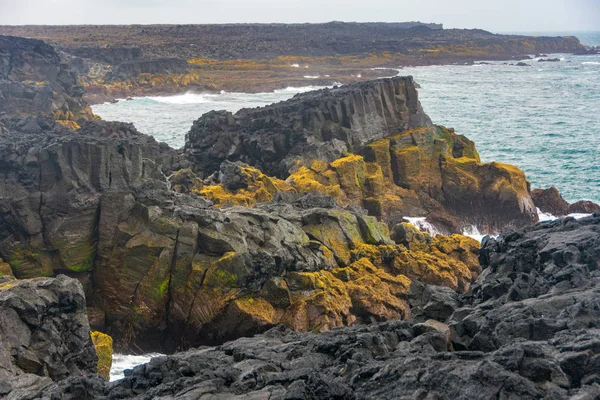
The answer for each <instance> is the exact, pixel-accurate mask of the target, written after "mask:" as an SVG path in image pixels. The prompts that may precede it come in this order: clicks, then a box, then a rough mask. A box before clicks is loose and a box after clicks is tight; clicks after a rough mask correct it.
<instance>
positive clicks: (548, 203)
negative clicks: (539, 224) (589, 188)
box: [531, 186, 600, 217]
mask: <svg viewBox="0 0 600 400" xmlns="http://www.w3.org/2000/svg"><path fill="white" fill-rule="evenodd" d="M531 198H532V200H533V202H534V204H535V206H536V207H537V208H539V209H540V210H541V211H542V212H545V213H549V214H552V215H554V216H556V217H562V216H565V215H568V214H593V213H595V212H599V211H600V205H598V204H596V203H594V202H591V201H589V200H580V201H577V202H575V203H573V204H569V203H568V202H567V201H566V200H565V199H563V198H562V196H561V195H560V193H559V191H558V189H556V188H555V187H554V186H553V187H551V188H548V189H534V190H532V191H531Z"/></svg>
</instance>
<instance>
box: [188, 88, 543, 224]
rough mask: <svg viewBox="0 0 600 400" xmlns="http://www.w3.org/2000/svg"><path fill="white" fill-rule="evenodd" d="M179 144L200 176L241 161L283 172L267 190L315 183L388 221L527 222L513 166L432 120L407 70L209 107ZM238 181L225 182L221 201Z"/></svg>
mask: <svg viewBox="0 0 600 400" xmlns="http://www.w3.org/2000/svg"><path fill="white" fill-rule="evenodd" d="M184 151H185V155H186V157H187V158H188V159H189V160H190V161H191V162H192V164H193V165H194V169H195V171H196V172H198V173H199V174H200V176H209V175H211V174H213V173H214V172H216V171H218V170H219V168H220V165H221V163H223V162H224V161H228V162H229V161H241V162H244V163H248V164H250V165H251V166H254V167H256V168H258V169H259V170H261V171H262V172H264V173H266V174H267V175H271V176H277V177H279V178H287V183H288V184H289V185H290V186H289V187H288V186H281V185H280V186H279V187H277V188H275V191H290V190H291V191H297V192H310V191H314V190H317V191H320V192H323V193H325V194H327V195H330V196H333V197H334V198H336V199H337V200H338V201H339V202H340V203H341V204H354V205H357V206H360V207H364V208H366V209H367V210H369V213H370V215H373V216H377V217H380V218H383V219H384V220H385V221H387V222H390V223H392V224H393V223H395V222H398V221H399V220H401V218H398V216H402V215H404V216H408V215H410V216H434V217H435V216H436V215H437V221H436V222H437V223H438V224H439V225H442V226H443V228H444V229H445V230H446V231H449V232H452V231H457V230H458V231H460V230H461V229H462V228H463V227H464V226H466V225H475V226H477V227H478V228H479V229H480V230H482V231H486V232H493V231H498V230H499V229H501V228H503V227H508V226H523V225H527V224H529V223H531V222H535V221H537V214H536V210H535V207H534V205H533V201H532V200H531V197H530V196H529V183H528V182H527V180H526V178H525V175H524V174H523V172H521V171H520V170H519V169H518V168H515V167H512V166H509V165H504V164H500V163H490V164H481V162H480V160H479V155H478V153H477V150H476V149H475V145H474V144H473V142H471V141H470V140H468V139H467V138H465V137H464V136H461V135H456V134H455V133H454V131H453V130H451V129H446V128H444V127H439V126H433V125H432V124H431V121H430V119H429V117H428V116H427V115H426V114H425V113H424V111H423V109H422V108H421V105H420V103H419V101H418V94H417V91H416V89H415V86H414V81H413V79H412V78H411V77H396V78H391V79H381V80H376V81H370V82H367V83H361V84H357V85H348V86H344V87H340V88H334V89H324V90H320V91H315V92H310V93H304V94H299V95H296V96H295V97H294V98H292V99H291V100H288V101H285V102H281V103H277V104H273V105H270V106H266V107H260V108H254V109H243V110H240V111H238V112H237V113H236V114H231V113H230V112H226V111H215V112H210V113H207V114H205V115H204V116H202V117H201V118H200V119H198V120H197V121H195V122H194V125H193V126H192V129H191V130H190V132H189V133H188V135H187V136H186V146H185V148H184ZM352 153H354V155H352ZM349 154H350V155H349ZM247 186H248V185H247V184H245V185H242V186H240V187H239V188H241V189H242V190H244V191H245V190H246V188H247ZM239 188H235V187H233V188H232V187H229V188H228V189H230V190H229V192H231V191H233V195H232V196H230V198H232V199H234V198H235V195H236V193H237V192H239V190H237V191H236V189H239ZM226 192H227V191H225V193H226ZM201 193H202V194H204V195H205V196H208V197H209V198H210V199H211V200H213V201H215V202H216V204H217V205H218V204H219V203H224V204H225V205H227V204H229V205H231V204H235V200H234V203H231V202H229V203H228V202H227V201H226V198H225V197H226V196H223V195H222V194H223V190H222V189H216V188H215V189H212V188H204V189H203V190H202V191H201ZM246 205H247V204H246ZM457 221H460V222H457Z"/></svg>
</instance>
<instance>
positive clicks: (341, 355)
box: [49, 214, 600, 400]
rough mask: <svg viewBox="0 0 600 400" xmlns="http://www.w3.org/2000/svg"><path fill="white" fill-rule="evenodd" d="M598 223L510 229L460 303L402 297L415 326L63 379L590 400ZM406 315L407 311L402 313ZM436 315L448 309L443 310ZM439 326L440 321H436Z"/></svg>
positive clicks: (261, 342)
mask: <svg viewBox="0 0 600 400" xmlns="http://www.w3.org/2000/svg"><path fill="white" fill-rule="evenodd" d="M598 260H600V215H598V214H596V215H595V216H594V217H589V218H586V219H582V220H579V221H577V220H574V219H572V218H571V219H565V220H561V221H556V222H547V223H541V224H538V225H536V226H534V227H530V228H526V229H522V230H517V231H513V232H510V233H507V234H505V235H501V236H500V237H499V238H497V239H492V238H489V239H487V241H486V242H484V245H483V251H482V255H481V263H482V266H483V267H484V269H483V272H482V273H481V274H480V275H479V277H478V278H477V280H476V281H475V283H474V284H473V285H472V287H471V289H470V290H469V291H468V292H467V293H466V294H464V295H463V296H460V297H458V296H457V295H456V294H455V293H454V294H453V292H452V291H449V290H447V289H444V288H440V287H436V286H426V287H423V286H421V287H419V288H412V287H411V290H410V292H409V294H408V296H409V298H410V300H411V304H413V305H414V306H413V309H412V310H415V308H416V307H422V310H421V312H423V313H424V314H422V317H423V318H431V319H429V320H426V321H425V322H417V321H392V322H384V323H375V324H371V325H369V326H356V327H349V328H342V329H336V330H334V331H332V332H327V333H320V334H316V333H294V332H290V331H287V330H285V329H284V328H283V327H277V328H274V329H272V330H270V331H268V332H266V333H265V334H264V335H260V336H255V337H253V338H243V339H238V340H236V341H233V342H230V343H226V344H224V345H222V346H219V347H214V348H203V349H195V350H190V351H187V352H184V353H180V354H176V355H173V356H168V357H160V358H156V359H154V360H152V361H151V362H150V363H148V364H146V365H142V366H139V367H136V368H135V369H134V370H133V371H130V372H128V373H127V376H126V377H125V379H123V380H121V381H119V382H117V383H115V384H113V385H111V386H105V384H104V383H103V382H101V381H99V380H97V378H96V379H94V378H92V379H90V378H69V380H66V381H63V382H62V383H61V384H59V385H57V386H54V387H53V388H52V389H51V391H49V393H53V394H54V395H57V396H66V397H61V398H71V397H69V395H68V393H69V390H70V389H71V388H72V387H83V388H85V390H87V391H88V393H90V394H93V396H97V397H98V398H113V397H119V398H138V396H142V397H144V398H152V397H163V396H164V397H166V398H179V397H183V396H188V397H197V396H206V397H212V398H240V399H242V398H253V399H263V398H264V399H305V398H311V399H331V398H337V399H372V398H377V399H397V398H407V399H419V398H444V399H445V398H456V399H465V400H466V399H489V398H506V399H510V398H514V399H540V398H552V399H589V400H591V399H596V398H598V397H600V384H599V378H598V361H599V359H600V353H599V349H598V343H600V329H598V323H599V322H598V321H599V318H598V317H599V315H598V313H599V309H598V307H597V304H598V300H599V296H600V290H599V283H600V276H599V274H598ZM412 310H411V311H412ZM442 310H446V312H441V311H442ZM434 318H437V319H439V320H435V319H434Z"/></svg>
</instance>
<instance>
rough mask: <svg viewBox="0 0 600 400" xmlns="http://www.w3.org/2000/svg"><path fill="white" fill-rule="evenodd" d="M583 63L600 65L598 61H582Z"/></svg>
mask: <svg viewBox="0 0 600 400" xmlns="http://www.w3.org/2000/svg"><path fill="white" fill-rule="evenodd" d="M581 64H582V65H600V62H598V61H584V62H582V63H581Z"/></svg>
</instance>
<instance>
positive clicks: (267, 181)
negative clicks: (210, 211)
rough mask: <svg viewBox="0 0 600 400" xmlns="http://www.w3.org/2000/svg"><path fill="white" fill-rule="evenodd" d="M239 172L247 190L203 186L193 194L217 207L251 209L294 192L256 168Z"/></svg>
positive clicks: (245, 168)
mask: <svg viewBox="0 0 600 400" xmlns="http://www.w3.org/2000/svg"><path fill="white" fill-rule="evenodd" d="M240 170H241V172H242V173H243V174H244V175H246V179H247V182H248V187H247V188H243V189H238V190H235V191H231V190H229V189H227V188H226V187H225V186H223V185H222V184H219V185H213V186H204V187H203V188H202V189H200V190H195V192H197V193H199V194H200V195H202V196H203V197H206V198H207V199H209V200H211V201H212V202H213V203H214V204H215V206H217V207H231V206H245V207H252V206H254V205H255V204H257V203H263V202H268V201H271V200H273V197H274V196H275V195H276V194H277V193H281V192H288V191H295V189H294V188H293V187H292V186H291V185H290V184H289V183H287V182H286V181H283V180H281V179H277V178H274V177H270V176H267V175H265V174H263V173H262V172H261V171H260V170H259V169H257V168H254V167H249V166H244V167H241V168H240Z"/></svg>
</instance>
